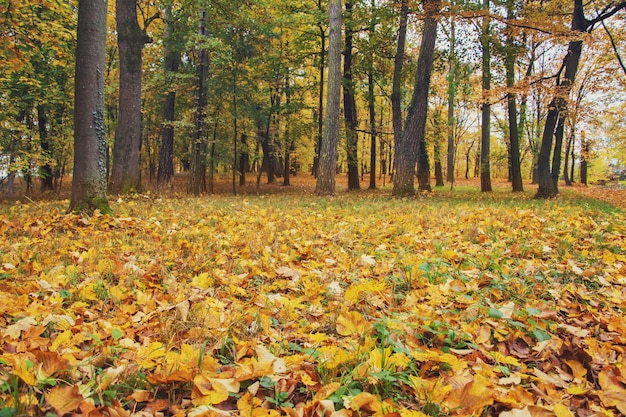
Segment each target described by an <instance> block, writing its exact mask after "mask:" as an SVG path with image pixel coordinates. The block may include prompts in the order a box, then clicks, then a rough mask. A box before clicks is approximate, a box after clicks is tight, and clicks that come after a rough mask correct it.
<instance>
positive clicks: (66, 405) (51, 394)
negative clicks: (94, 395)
mask: <svg viewBox="0 0 626 417" xmlns="http://www.w3.org/2000/svg"><path fill="white" fill-rule="evenodd" d="M44 397H45V398H46V401H47V402H48V404H50V405H51V406H52V407H53V408H54V409H55V410H56V412H57V414H58V415H60V416H62V415H63V414H66V413H71V412H72V411H74V410H76V409H77V408H78V407H79V406H80V403H81V402H82V401H83V396H82V395H81V394H80V392H79V391H78V387H77V386H76V385H72V386H63V387H54V388H52V389H51V390H50V391H48V392H46V393H45V394H44Z"/></svg>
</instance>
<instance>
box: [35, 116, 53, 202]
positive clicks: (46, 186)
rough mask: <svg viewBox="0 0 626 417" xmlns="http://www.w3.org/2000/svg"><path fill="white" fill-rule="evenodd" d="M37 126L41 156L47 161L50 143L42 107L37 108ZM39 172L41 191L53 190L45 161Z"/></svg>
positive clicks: (50, 170) (49, 153) (48, 167)
mask: <svg viewBox="0 0 626 417" xmlns="http://www.w3.org/2000/svg"><path fill="white" fill-rule="evenodd" d="M37 124H38V126H39V144H40V145H41V150H42V152H43V156H44V157H45V158H46V159H48V160H49V159H50V158H51V157H52V155H51V149H50V141H49V139H48V118H47V117H46V111H45V109H44V107H43V106H42V105H38V106H37ZM39 170H40V173H39V178H40V179H41V191H42V192H46V191H52V190H54V182H53V173H52V166H50V162H48V161H46V163H45V164H44V165H43V166H41V168H40V169H39Z"/></svg>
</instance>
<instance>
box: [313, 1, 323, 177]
mask: <svg viewBox="0 0 626 417" xmlns="http://www.w3.org/2000/svg"><path fill="white" fill-rule="evenodd" d="M317 7H318V9H319V11H320V13H321V12H322V0H317ZM318 29H319V31H320V66H319V71H320V84H319V97H318V103H317V140H316V141H315V156H314V157H313V175H314V176H315V177H317V173H318V168H319V160H320V152H321V150H322V140H323V138H322V136H323V132H324V68H325V67H326V31H325V30H324V26H323V25H322V23H321V21H320V24H319V25H318Z"/></svg>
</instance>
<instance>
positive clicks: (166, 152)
mask: <svg viewBox="0 0 626 417" xmlns="http://www.w3.org/2000/svg"><path fill="white" fill-rule="evenodd" d="M164 21H165V38H164V39H163V46H164V52H163V55H164V63H163V69H164V71H165V85H166V87H167V91H166V93H165V102H164V103H163V125H162V126H161V150H160V152H159V168H158V169H157V185H158V187H159V188H169V189H171V188H172V178H174V125H173V122H174V120H175V113H176V112H175V111H176V91H175V90H174V88H173V85H172V84H173V80H172V78H173V75H174V74H175V73H176V72H177V71H178V67H179V66H180V53H179V52H178V51H177V49H176V46H175V45H173V43H174V39H173V37H174V22H173V21H172V6H171V5H168V6H167V7H166V9H165V18H164Z"/></svg>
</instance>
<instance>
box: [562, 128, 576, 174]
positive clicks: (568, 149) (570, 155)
mask: <svg viewBox="0 0 626 417" xmlns="http://www.w3.org/2000/svg"><path fill="white" fill-rule="evenodd" d="M573 146H574V132H571V133H570V135H568V137H567V143H566V145H565V159H564V161H563V180H564V181H565V185H568V186H569V185H572V179H573V178H572V177H573V176H572V177H570V170H569V161H570V159H571V161H572V166H573V165H574V149H573V148H572V147H573Z"/></svg>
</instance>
